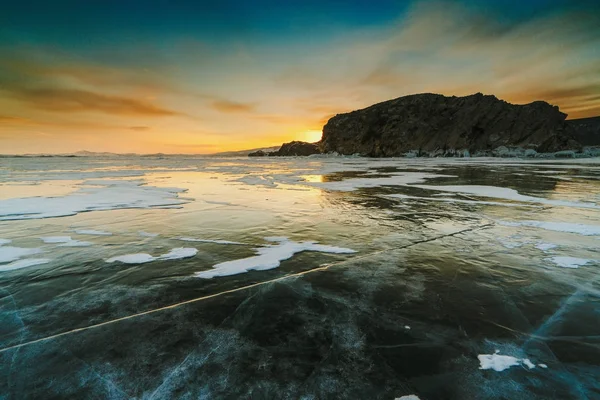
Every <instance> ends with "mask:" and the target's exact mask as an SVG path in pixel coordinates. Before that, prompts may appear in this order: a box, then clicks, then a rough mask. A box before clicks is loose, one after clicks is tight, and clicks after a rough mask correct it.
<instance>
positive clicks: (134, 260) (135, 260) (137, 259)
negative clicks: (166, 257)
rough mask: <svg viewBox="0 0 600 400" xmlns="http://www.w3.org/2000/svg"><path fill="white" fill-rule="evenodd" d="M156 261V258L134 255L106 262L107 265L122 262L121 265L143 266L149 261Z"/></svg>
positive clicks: (114, 258) (140, 254) (110, 259)
mask: <svg viewBox="0 0 600 400" xmlns="http://www.w3.org/2000/svg"><path fill="white" fill-rule="evenodd" d="M155 260H158V258H157V257H154V256H151V255H150V254H146V253H136V254H125V255H124V256H117V257H112V258H109V259H108V260H106V262H108V263H113V262H116V261H118V262H122V263H123V264H144V263H148V262H151V261H155Z"/></svg>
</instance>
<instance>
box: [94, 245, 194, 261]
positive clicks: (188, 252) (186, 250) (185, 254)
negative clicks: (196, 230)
mask: <svg viewBox="0 0 600 400" xmlns="http://www.w3.org/2000/svg"><path fill="white" fill-rule="evenodd" d="M196 254H198V250H197V249H194V248H191V247H178V248H176V249H172V250H171V251H169V252H168V253H165V254H163V255H160V256H158V257H154V256H152V255H150V254H147V253H136V254H125V255H123V256H117V257H112V258H109V259H107V260H106V262H107V263H114V262H121V263H123V264H145V263H148V262H152V261H156V260H179V259H182V258H190V257H194V256H195V255H196Z"/></svg>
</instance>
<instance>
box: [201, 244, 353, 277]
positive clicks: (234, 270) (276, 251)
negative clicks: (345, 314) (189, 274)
mask: <svg viewBox="0 0 600 400" xmlns="http://www.w3.org/2000/svg"><path fill="white" fill-rule="evenodd" d="M265 239H266V240H268V241H271V242H278V244H276V245H268V246H265V247H259V248H256V249H254V250H255V251H256V253H257V254H258V255H257V256H254V257H248V258H242V259H239V260H233V261H226V262H223V263H220V264H217V265H214V266H213V269H211V270H208V271H201V272H197V273H196V274H194V276H196V277H198V278H205V279H210V278H214V277H215V276H229V275H237V274H241V273H244V272H248V271H251V270H256V271H262V270H267V269H273V268H277V267H279V265H280V263H281V261H283V260H287V259H290V258H292V257H293V256H294V254H296V253H300V252H302V251H317V252H322V253H337V254H351V253H355V251H354V250H352V249H347V248H343V247H335V246H327V245H322V244H317V243H316V242H294V241H291V240H289V239H287V238H285V237H268V238H265Z"/></svg>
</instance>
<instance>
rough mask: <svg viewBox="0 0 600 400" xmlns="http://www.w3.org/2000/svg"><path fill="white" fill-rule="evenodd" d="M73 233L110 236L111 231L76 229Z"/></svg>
mask: <svg viewBox="0 0 600 400" xmlns="http://www.w3.org/2000/svg"><path fill="white" fill-rule="evenodd" d="M75 233H77V234H79V235H92V236H111V235H112V233H111V232H106V231H97V230H95V229H78V230H76V231H75Z"/></svg>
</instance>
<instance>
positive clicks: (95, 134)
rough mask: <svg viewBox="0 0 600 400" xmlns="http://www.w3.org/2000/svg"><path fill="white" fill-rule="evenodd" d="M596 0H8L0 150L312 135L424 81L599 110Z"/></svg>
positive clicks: (245, 144) (0, 62) (179, 148)
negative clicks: (335, 119)
mask: <svg viewBox="0 0 600 400" xmlns="http://www.w3.org/2000/svg"><path fill="white" fill-rule="evenodd" d="M597 3H600V2H598V1H587V2H586V1H553V0H547V1H541V0H534V1H527V0H520V1H514V0H496V1H487V0H486V1H483V0H482V1H461V2H458V1H453V2H439V1H437V2H432V1H400V0H397V1H394V0H383V1H376V0H335V1H328V0H319V1H316V0H304V1H284V0H267V1H248V0H245V1H241V0H224V1H211V2H206V1H166V0H157V1H151V0H145V1H142V0H139V1H137V0H136V1H126V0H119V1H117V0H104V1H100V0H97V1H96V0H90V1H82V0H77V1H75V0H72V1H61V0H58V1H49V0H46V1H27V0H22V1H10V2H5V4H3V6H2V9H1V10H0V153H4V154H18V153H67V152H75V151H79V150H88V151H110V152H118V153H128V152H136V153H156V152H162V153H212V152H218V151H228V150H236V149H245V148H256V147H262V146H273V145H278V144H281V143H282V142H284V141H290V140H295V139H297V140H310V141H314V140H318V138H319V137H320V131H321V128H322V126H323V124H324V123H325V122H326V121H327V119H328V118H330V117H331V116H333V115H335V114H337V113H341V112H346V111H350V110H353V109H357V108H362V107H365V106H368V105H371V104H373V103H376V102H380V101H384V100H388V99H391V98H395V97H399V96H403V95H407V94H413V93H421V92H434V93H442V94H446V95H467V94H472V93H475V92H483V93H486V94H495V95H496V96H498V97H499V98H502V99H504V100H507V101H510V102H514V103H527V102H530V101H533V100H538V99H541V100H546V101H548V102H551V103H553V104H556V105H559V106H560V108H561V110H562V111H564V112H566V113H568V114H569V118H580V117H586V116H595V115H600V6H599V5H597Z"/></svg>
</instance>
